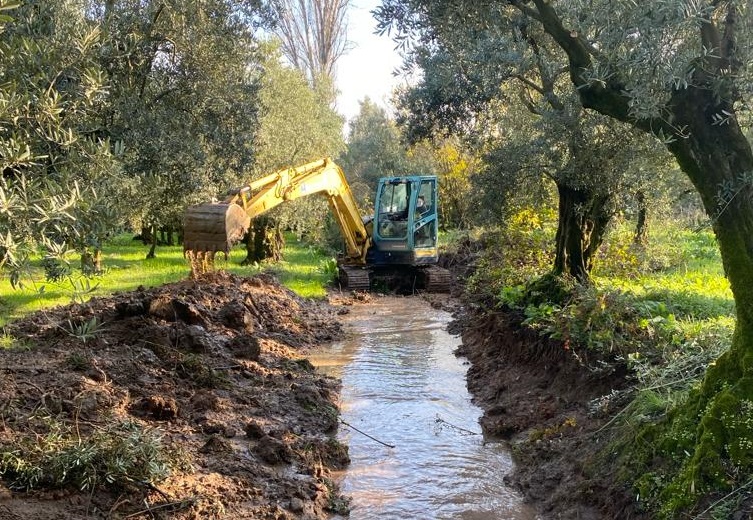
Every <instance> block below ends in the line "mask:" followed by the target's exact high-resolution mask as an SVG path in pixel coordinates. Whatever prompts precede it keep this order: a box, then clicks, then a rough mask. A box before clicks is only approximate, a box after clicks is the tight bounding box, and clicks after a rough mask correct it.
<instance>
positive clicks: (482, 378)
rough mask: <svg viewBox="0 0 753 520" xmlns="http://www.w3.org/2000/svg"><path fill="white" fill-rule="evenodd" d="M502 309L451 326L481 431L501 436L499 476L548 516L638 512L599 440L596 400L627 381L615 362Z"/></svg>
mask: <svg viewBox="0 0 753 520" xmlns="http://www.w3.org/2000/svg"><path fill="white" fill-rule="evenodd" d="M522 319H523V317H522V316H518V315H516V314H515V313H514V312H511V311H499V312H491V311H482V310H476V311H470V312H468V313H466V314H465V315H463V316H462V317H460V318H459V319H458V320H457V321H456V322H455V323H454V324H453V327H454V329H455V332H458V333H462V339H463V345H462V346H461V347H459V348H458V354H460V355H463V356H465V357H467V358H468V359H469V361H470V362H471V367H470V369H469V371H468V376H467V378H468V388H469V390H470V391H471V393H472V394H473V396H474V401H475V402H476V403H477V404H478V405H479V406H480V407H481V408H482V409H483V410H484V415H483V417H482V418H481V420H480V423H481V426H482V428H483V430H484V431H485V433H487V434H490V435H494V436H500V437H503V438H505V439H509V440H510V441H511V442H512V446H513V455H514V459H515V462H516V467H515V470H514V472H513V473H512V474H511V475H508V476H507V477H506V479H507V480H508V482H509V483H510V484H511V485H513V486H514V487H516V488H518V489H519V490H520V491H522V492H523V493H524V495H525V496H526V498H527V499H528V500H530V501H531V502H532V503H534V504H535V505H536V506H537V508H538V509H539V510H540V511H541V512H542V513H543V514H544V518H557V519H571V518H573V519H574V518H578V519H585V520H588V519H593V520H596V519H607V518H608V519H612V518H621V519H628V518H642V515H641V513H640V512H639V511H637V510H636V509H635V499H634V496H633V495H632V493H630V491H629V490H626V489H623V488H621V487H620V486H619V485H617V484H615V482H614V478H613V477H614V472H613V468H611V467H609V461H608V460H605V459H604V458H603V455H602V454H601V448H602V447H603V446H604V443H606V442H608V440H609V439H608V436H609V430H608V429H607V428H605V429H603V430H602V428H603V427H604V426H605V425H606V424H607V423H608V421H609V418H610V415H611V413H614V412H611V413H610V414H603V413H600V412H599V410H598V406H597V405H598V402H599V398H600V397H602V396H604V395H608V394H610V393H611V392H612V391H613V390H617V389H620V388H624V387H625V385H626V384H627V381H626V378H625V367H624V365H623V364H620V363H606V362H604V360H595V359H583V358H580V359H578V358H576V357H575V356H574V354H573V353H572V352H570V351H569V349H568V347H567V346H566V345H565V344H563V343H562V342H559V341H554V340H548V339H545V338H542V337H540V336H539V335H538V334H537V333H535V332H534V331H531V330H530V329H526V328H525V327H523V326H522V325H521V321H522Z"/></svg>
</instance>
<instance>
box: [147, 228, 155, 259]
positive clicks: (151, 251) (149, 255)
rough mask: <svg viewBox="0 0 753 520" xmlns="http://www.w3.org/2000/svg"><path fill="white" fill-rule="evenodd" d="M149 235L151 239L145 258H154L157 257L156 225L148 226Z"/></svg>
mask: <svg viewBox="0 0 753 520" xmlns="http://www.w3.org/2000/svg"><path fill="white" fill-rule="evenodd" d="M149 236H151V237H152V239H151V244H152V245H151V247H150V248H149V252H148V253H147V254H146V258H147V259H149V258H156V257H157V226H156V225H153V226H151V227H150V228H149Z"/></svg>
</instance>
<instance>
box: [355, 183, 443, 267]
mask: <svg viewBox="0 0 753 520" xmlns="http://www.w3.org/2000/svg"><path fill="white" fill-rule="evenodd" d="M437 222H438V219H437V178H436V177H435V176H407V177H385V178H382V179H380V180H379V185H378V186H377V192H376V201H375V208H374V220H373V222H372V225H373V234H372V245H371V247H370V248H369V250H368V252H367V254H366V263H367V264H368V265H371V266H392V265H409V266H422V265H433V264H436V263H437V260H438V258H439V252H438V249H437V234H438V231H439V230H438V223H437Z"/></svg>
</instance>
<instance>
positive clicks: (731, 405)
mask: <svg viewBox="0 0 753 520" xmlns="http://www.w3.org/2000/svg"><path fill="white" fill-rule="evenodd" d="M713 96H714V94H713V93H712V92H711V91H710V90H709V91H706V90H701V89H687V90H686V91H684V92H679V93H678V94H676V95H675V96H674V101H675V105H674V107H673V108H674V110H673V112H674V114H675V116H676V118H677V123H676V124H677V125H678V127H680V128H682V127H687V134H688V136H687V137H686V138H684V139H677V140H676V141H674V142H673V143H670V145H669V149H670V151H671V152H672V153H673V154H674V155H675V157H676V158H677V161H678V162H679V164H680V167H681V168H682V170H683V171H684V172H685V173H686V174H687V175H688V177H689V178H690V180H691V182H692V183H693V185H694V186H695V187H696V189H697V190H698V192H699V193H700V195H701V200H702V201H703V204H704V207H705V209H706V212H707V213H708V214H709V216H710V217H711V218H712V224H713V229H714V233H715V234H716V238H717V241H718V242H719V248H720V250H721V255H722V263H723V265H724V272H725V273H726V275H727V278H728V279H729V282H730V286H731V288H732V294H733V295H734V298H735V308H736V310H737V324H736V328H735V333H734V336H733V339H732V346H731V348H730V350H729V351H728V352H727V353H726V354H724V355H723V356H722V357H721V358H720V359H719V360H717V362H716V363H714V364H713V365H712V366H711V367H709V370H708V372H707V374H706V378H705V380H704V383H703V387H702V389H701V391H700V393H699V394H698V396H697V399H696V401H695V402H694V403H693V408H694V409H693V410H692V411H691V412H690V413H696V414H697V415H696V417H701V420H700V424H699V426H698V431H697V436H696V439H697V444H696V447H695V453H694V454H693V458H692V460H691V470H692V476H693V478H698V481H699V482H709V481H711V482H714V483H715V484H721V485H724V479H725V472H724V468H722V464H721V459H722V458H729V459H732V462H733V463H734V464H735V465H742V466H745V465H747V466H748V469H751V466H753V446H751V445H747V446H745V447H743V446H742V445H740V446H737V447H736V448H735V449H732V448H731V447H730V446H727V445H726V442H727V441H728V440H729V439H730V438H734V437H735V436H736V435H735V434H734V430H735V428H736V426H735V422H736V421H737V420H738V418H739V417H740V415H741V414H745V413H746V412H745V410H744V402H745V401H746V400H747V402H750V401H751V400H753V177H752V174H751V172H753V152H751V148H750V144H749V143H748V141H747V139H746V138H745V136H744V135H743V133H742V131H741V129H740V127H739V126H738V124H737V122H736V121H735V120H730V121H729V123H728V124H725V125H712V124H711V122H712V121H713V119H712V115H713V114H715V113H718V112H719V111H720V109H721V108H726V107H720V106H719V105H718V104H717V103H716V102H715V100H714V99H713ZM723 187H726V189H725V190H724V191H723Z"/></svg>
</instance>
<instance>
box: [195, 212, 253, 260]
mask: <svg viewBox="0 0 753 520" xmlns="http://www.w3.org/2000/svg"><path fill="white" fill-rule="evenodd" d="M250 225H251V218H250V217H249V216H248V214H247V213H246V212H245V211H244V210H243V208H242V207H241V206H239V205H238V204H235V203H226V202H225V203H214V204H199V205H197V206H189V207H188V209H187V210H186V213H185V215H184V217H183V252H184V254H188V255H189V256H200V255H204V256H209V257H213V256H214V253H217V252H220V251H221V252H223V253H225V256H226V257H227V254H228V252H229V251H230V248H231V247H233V245H234V244H237V243H238V242H240V241H241V239H243V236H244V235H245V234H246V232H247V231H248V228H249V226H250Z"/></svg>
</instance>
